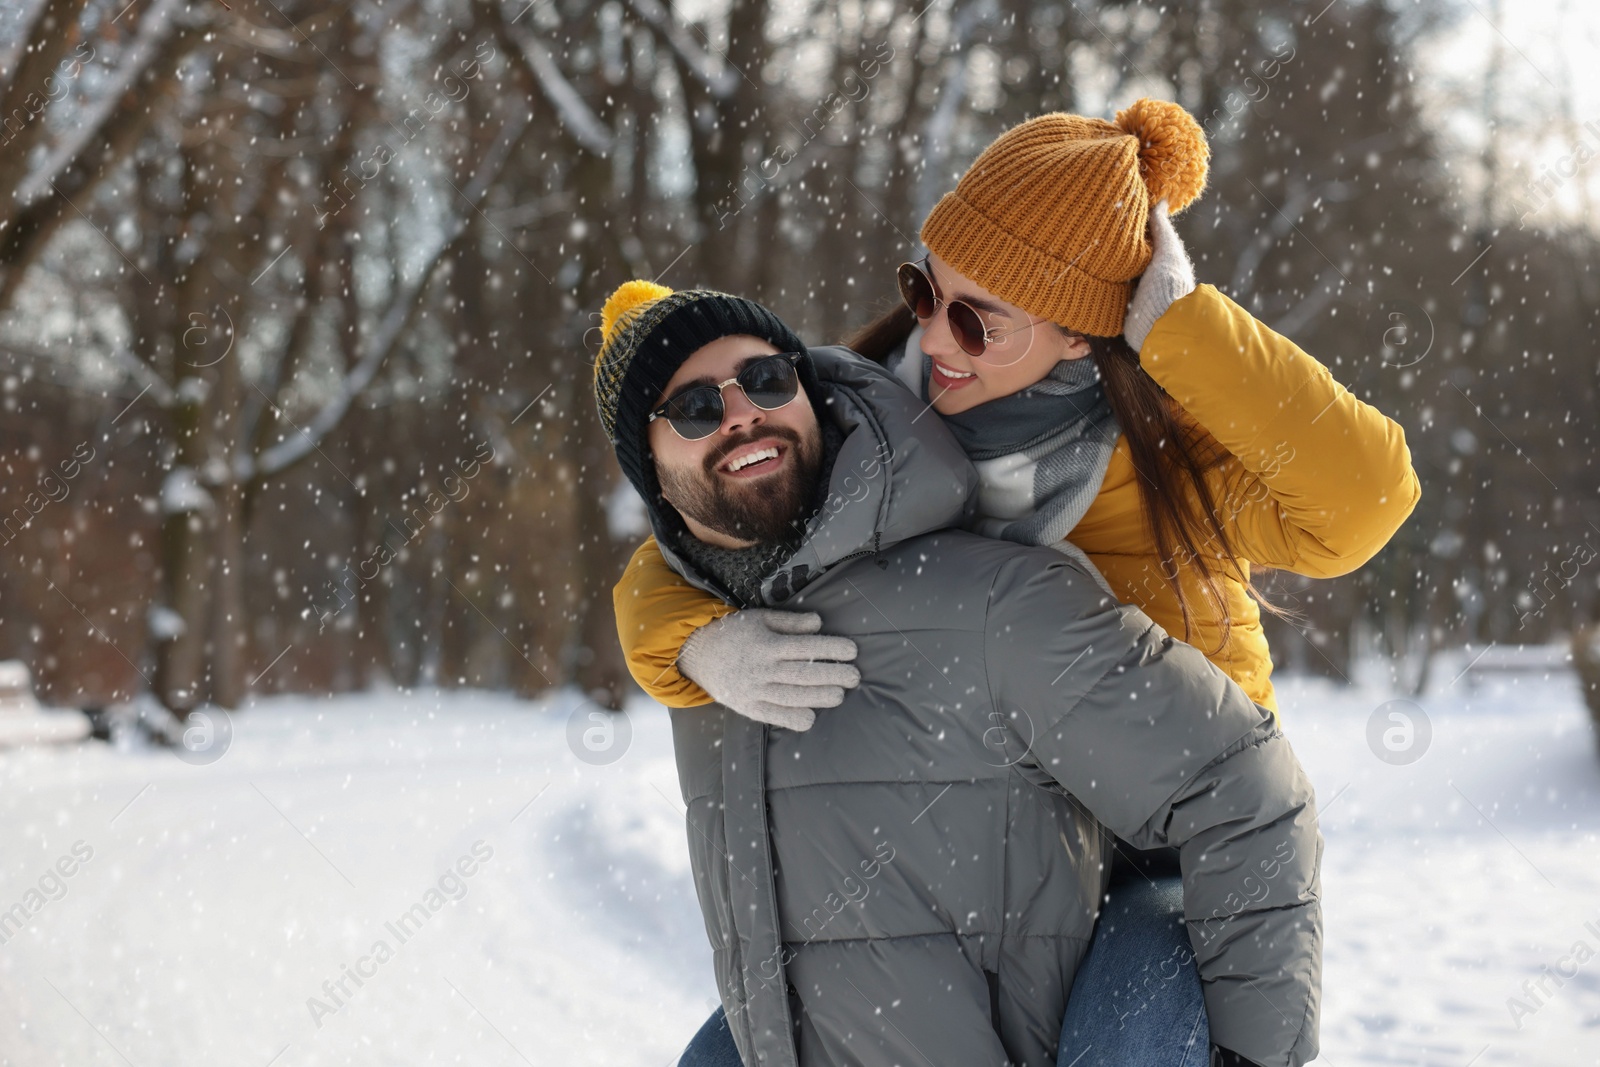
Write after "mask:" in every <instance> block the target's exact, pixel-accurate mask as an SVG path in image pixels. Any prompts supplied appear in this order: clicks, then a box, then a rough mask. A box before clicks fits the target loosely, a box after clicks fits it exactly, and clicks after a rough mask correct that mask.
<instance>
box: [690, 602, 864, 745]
mask: <svg viewBox="0 0 1600 1067" xmlns="http://www.w3.org/2000/svg"><path fill="white" fill-rule="evenodd" d="M821 629H822V616H820V615H817V614H815V613H814V612H813V613H808V614H801V613H799V612H793V611H774V610H772V609H770V608H747V609H746V610H744V611H736V612H734V613H733V614H732V615H724V616H723V617H722V618H720V619H718V620H716V621H715V622H710V623H707V624H706V625H704V626H702V627H700V629H698V630H696V631H695V632H694V633H692V634H690V635H689V639H688V640H687V641H685V642H684V643H683V648H682V649H681V650H680V651H679V652H678V669H679V670H680V671H682V672H683V673H684V674H685V675H687V676H688V677H689V678H690V679H692V680H693V681H694V682H695V683H696V684H698V685H699V686H700V688H702V689H704V690H705V691H706V692H708V693H710V694H711V697H712V699H713V700H715V701H716V702H717V703H719V704H721V705H723V706H724V707H728V708H732V709H733V710H734V711H737V712H738V713H739V714H740V715H743V716H744V717H745V718H747V719H754V720H755V721H756V722H764V723H767V724H768V725H770V726H783V727H786V728H788V729H790V730H809V729H811V724H812V723H814V722H815V721H816V718H817V714H816V712H815V711H813V710H812V709H813V708H835V707H838V706H839V705H840V704H841V703H842V702H843V701H844V691H845V690H846V689H854V688H855V687H856V685H857V684H858V683H859V682H860V681H861V672H860V671H858V670H856V669H855V667H853V666H851V665H850V663H849V661H850V660H853V659H855V658H856V643H855V642H854V641H852V640H850V639H849V638H848V637H824V636H822V635H821V634H820V633H818V631H819V630H821Z"/></svg>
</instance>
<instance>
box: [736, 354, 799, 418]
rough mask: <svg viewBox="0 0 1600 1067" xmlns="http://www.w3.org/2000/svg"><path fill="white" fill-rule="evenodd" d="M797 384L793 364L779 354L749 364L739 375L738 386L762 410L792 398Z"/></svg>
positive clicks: (785, 402)
mask: <svg viewBox="0 0 1600 1067" xmlns="http://www.w3.org/2000/svg"><path fill="white" fill-rule="evenodd" d="M799 386H800V377H799V375H798V374H796V373H795V369H794V364H793V363H790V362H789V361H788V360H787V359H785V358H783V357H781V356H779V357H775V358H773V359H763V360H762V361H761V362H759V363H754V364H751V365H750V366H749V367H746V368H745V370H744V372H743V373H742V374H740V375H739V388H741V389H743V390H744V395H745V397H746V398H748V399H749V401H750V403H752V404H754V405H755V406H756V407H758V408H760V409H762V410H763V411H772V410H774V409H776V408H781V407H783V405H785V404H787V403H788V402H789V401H791V400H793V399H794V396H795V392H796V391H797V390H798V388H799Z"/></svg>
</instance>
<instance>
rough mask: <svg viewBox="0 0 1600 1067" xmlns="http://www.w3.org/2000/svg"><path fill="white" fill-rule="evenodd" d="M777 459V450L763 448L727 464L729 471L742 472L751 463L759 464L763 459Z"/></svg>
mask: <svg viewBox="0 0 1600 1067" xmlns="http://www.w3.org/2000/svg"><path fill="white" fill-rule="evenodd" d="M777 458H778V450H777V449H776V448H763V449H761V450H760V451H759V452H751V453H750V454H749V455H746V456H740V457H739V458H738V459H736V460H734V461H733V462H732V463H730V464H728V470H730V471H737V470H743V469H744V468H746V467H748V466H750V464H752V463H760V462H761V461H762V460H764V459H777Z"/></svg>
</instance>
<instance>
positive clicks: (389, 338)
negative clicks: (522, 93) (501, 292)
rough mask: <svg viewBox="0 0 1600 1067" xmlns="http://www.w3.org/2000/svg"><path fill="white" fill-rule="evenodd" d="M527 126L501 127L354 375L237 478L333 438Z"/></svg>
mask: <svg viewBox="0 0 1600 1067" xmlns="http://www.w3.org/2000/svg"><path fill="white" fill-rule="evenodd" d="M527 124H528V119H527V114H526V113H525V112H522V111H517V112H514V113H513V114H512V116H511V117H510V118H508V119H506V121H505V122H504V123H502V124H501V126H500V133H499V135H498V136H496V138H495V140H494V143H493V144H492V145H491V146H490V147H489V150H488V151H487V152H485V153H484V157H483V159H482V161H480V162H479V164H478V169H477V172H476V173H475V174H474V175H473V177H472V180H471V181H469V182H468V183H467V184H466V185H465V186H463V187H461V188H460V189H459V190H458V191H459V193H460V194H461V195H460V197H459V199H465V200H466V201H467V207H465V208H463V209H462V211H461V213H460V214H458V215H457V216H456V217H455V219H454V220H453V221H452V222H451V223H450V224H449V226H448V227H446V229H445V233H444V236H443V238H442V239H441V240H440V241H439V243H438V244H437V245H435V246H434V248H433V251H432V252H431V253H429V255H428V256H427V257H426V258H425V259H424V260H423V264H422V269H421V270H419V271H418V272H417V276H416V278H415V279H414V280H413V281H412V282H411V283H410V284H409V285H405V286H403V287H402V288H401V290H400V291H399V293H398V294H396V296H395V298H394V300H392V301H391V302H390V304H389V307H388V309H387V310H386V311H385V312H384V314H383V318H382V319H381V320H380V321H379V323H378V326H377V328H376V329H375V330H374V331H373V333H372V337H371V339H370V340H369V341H368V343H367V345H366V346H365V350H364V351H363V352H362V354H361V358H360V359H359V360H357V361H356V365H355V367H353V368H352V369H351V371H350V373H349V374H347V375H345V378H344V380H343V381H342V382H341V383H340V384H339V387H338V388H337V389H336V390H335V391H334V394H333V398H332V399H331V400H329V401H328V402H327V403H326V404H324V405H323V406H322V408H321V410H319V411H318V412H317V413H316V415H314V416H313V417H312V418H311V421H309V422H308V423H306V424H305V426H304V427H302V428H301V430H300V433H299V434H297V435H295V436H292V437H288V438H285V439H284V440H283V441H282V442H280V443H278V444H276V445H274V446H272V447H271V448H268V449H266V450H264V451H263V452H262V453H261V454H260V455H259V456H257V457H256V458H255V460H254V461H253V462H252V461H251V460H250V458H249V456H248V455H240V456H238V457H236V458H235V462H234V474H235V476H236V477H237V478H238V479H239V480H240V481H250V480H252V479H255V478H270V477H272V476H273V475H275V474H277V473H279V472H280V471H283V470H285V469H287V468H288V467H290V466H293V465H294V464H295V463H298V462H299V461H300V460H302V459H304V458H305V457H306V456H308V455H310V454H311V453H312V452H313V451H315V450H316V449H317V448H319V447H321V445H322V442H323V440H324V439H325V438H326V437H327V436H328V434H329V433H331V432H332V431H333V430H334V429H335V428H336V427H337V426H338V425H339V423H340V422H341V421H343V419H344V417H345V414H346V413H347V412H348V411H349V410H350V405H351V404H353V403H354V402H355V399H356V397H358V396H360V395H361V393H362V392H363V391H364V390H365V389H366V388H367V387H368V386H369V385H371V384H372V381H373V379H374V378H376V377H377V375H378V371H379V370H380V369H382V367H383V364H384V361H385V360H387V359H388V358H389V354H390V353H391V352H392V351H394V347H395V345H396V344H398V343H399V340H400V335H401V334H402V333H403V332H404V331H405V328H406V326H407V324H409V323H410V321H411V317H412V316H413V315H415V314H416V312H417V309H418V308H419V307H420V306H421V304H422V294H423V291H424V290H425V289H427V287H428V283H429V281H430V280H432V278H433V275H434V272H435V271H437V270H438V269H439V265H440V264H441V263H442V262H444V258H445V255H446V254H447V253H448V252H449V251H450V249H451V248H452V247H453V246H454V245H455V243H456V241H457V240H459V239H460V237H461V235H462V234H463V233H465V232H466V230H467V226H468V224H469V223H470V222H471V221H472V218H473V216H474V215H476V214H477V212H478V207H477V202H478V200H479V199H480V198H482V196H483V194H484V193H485V192H487V191H488V189H489V186H490V185H492V184H493V183H494V181H495V179H496V178H498V177H499V176H500V172H501V170H502V169H504V167H505V164H506V160H507V159H509V158H510V157H511V151H512V149H513V148H514V147H515V146H516V144H517V142H518V141H520V140H521V138H522V133H523V130H525V129H526V128H527Z"/></svg>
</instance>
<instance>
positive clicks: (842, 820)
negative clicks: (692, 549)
mask: <svg viewBox="0 0 1600 1067" xmlns="http://www.w3.org/2000/svg"><path fill="white" fill-rule="evenodd" d="M811 351H812V356H813V358H814V359H815V361H816V365H817V371H818V375H819V377H820V379H821V382H822V384H821V386H820V388H821V390H822V391H823V392H824V393H825V394H826V396H825V398H822V402H820V403H819V402H817V398H814V400H813V403H814V406H815V407H816V408H817V413H818V417H819V418H832V419H835V420H837V422H838V424H839V425H840V426H841V427H843V428H844V429H845V430H846V431H847V434H848V436H847V437H846V439H845V441H844V444H843V447H842V450H841V452H840V454H839V457H838V460H837V461H836V463H835V465H834V468H833V475H832V483H831V487H830V489H831V498H830V500H829V502H828V504H827V506H826V507H824V509H823V510H822V512H821V513H820V514H819V516H818V517H817V519H816V520H814V521H813V523H812V525H811V528H810V530H809V532H808V535H807V538H806V540H805V543H804V544H803V545H802V546H801V548H800V549H799V551H798V552H796V553H795V555H794V556H793V557H791V558H790V559H789V560H788V562H787V563H786V564H785V565H784V566H783V567H782V568H781V569H780V570H779V571H778V572H777V573H776V574H774V575H773V576H771V577H770V578H769V579H768V580H767V582H766V583H765V585H764V586H763V590H762V593H763V600H764V602H765V604H766V605H767V606H772V607H782V608H786V609H793V610H796V611H815V612H818V613H820V614H821V616H822V619H823V629H824V632H826V633H830V634H840V635H844V636H847V637H850V638H852V639H854V640H855V641H856V643H857V645H858V646H859V649H860V654H859V657H858V660H857V663H858V665H859V666H860V668H861V673H862V682H861V684H860V686H859V687H858V688H856V689H854V690H851V691H848V692H847V694H846V696H845V700H844V703H843V704H842V705H840V706H839V707H837V708H832V709H827V710H823V711H819V712H818V713H817V720H816V725H815V726H813V727H812V728H811V729H810V730H809V731H807V732H805V733H795V732H793V731H789V730H780V729H770V728H768V727H765V726H763V725H761V724H759V723H756V722H753V721H751V720H749V719H745V718H743V717H741V716H739V715H736V714H734V713H733V712H731V711H727V710H726V709H720V708H718V707H716V706H714V705H713V706H708V707H702V708H691V709H684V710H676V711H674V712H673V713H672V723H673V740H674V745H675V748H676V754H677V763H678V775H679V782H680V785H681V787H682V790H683V799H684V802H685V804H687V806H688V824H689V830H688V836H689V847H690V852H691V861H692V866H693V870H694V877H695V885H696V890H697V892H698V894H699V898H700V906H701V909H702V911H703V912H704V915H705V921H706V929H707V932H708V933H709V935H710V938H711V944H712V948H713V951H714V957H715V966H716V978H717V984H718V986H719V989H720V991H721V994H722V1001H723V1005H724V1008H725V1009H726V1011H727V1015H728V1021H729V1025H730V1026H731V1028H732V1031H733V1035H734V1040H735V1043H736V1044H737V1045H738V1047H739V1052H740V1055H741V1056H742V1057H743V1059H744V1062H745V1063H746V1064H747V1065H751V1067H754V1065H757V1064H760V1065H764V1067H800V1065H805V1067H812V1065H822V1064H865V1065H883V1067H890V1065H901V1067H1001V1065H1004V1064H1022V1065H1027V1067H1049V1065H1051V1064H1053V1063H1054V1061H1055V1050H1056V1043H1057V1039H1058V1036H1059V1028H1060V1025H1061V1019H1062V1015H1063V1012H1064V1010H1065V1005H1066V999H1067V992H1068V991H1069V990H1070V989H1071V987H1072V978H1073V974H1074V972H1075V970H1076V968H1077V966H1078V963H1079V960H1080V959H1081V958H1082V956H1083V953H1084V952H1085V950H1086V948H1087V946H1088V943H1089V938H1090V935H1091V933H1092V930H1093V926H1094V919H1095V914H1096V908H1097V904H1098V901H1099V900H1100V898H1101V896H1102V894H1103V892H1104V888H1105V884H1106V877H1107V875H1106V872H1107V868H1108V867H1109V860H1110V852H1109V850H1110V838H1109V836H1108V834H1107V833H1106V831H1107V830H1109V831H1110V832H1111V833H1115V834H1116V835H1119V836H1120V837H1122V838H1124V839H1125V840H1127V841H1128V842H1130V843H1132V844H1134V845H1137V846H1139V847H1145V848H1149V847H1157V846H1163V845H1176V846H1179V848H1180V859H1181V864H1182V869H1183V884H1184V913H1185V916H1186V918H1187V920H1188V924H1189V933H1190V939H1191V942H1192V943H1193V946H1194V950H1195V954H1196V957H1197V960H1198V964H1199V969H1200V975H1201V979H1202V982H1203V984H1204V989H1205V999H1206V1009H1207V1013H1208V1016H1209V1019H1210V1025H1211V1038H1212V1041H1213V1042H1215V1043H1216V1044H1218V1045H1221V1046H1223V1047H1224V1048H1228V1049H1232V1050H1233V1051H1235V1052H1237V1053H1239V1054H1241V1055H1243V1056H1245V1057H1247V1058H1248V1059H1250V1060H1253V1061H1255V1062H1257V1063H1260V1064H1263V1065H1265V1067H1283V1065H1287V1064H1301V1063H1305V1062H1306V1061H1308V1060H1311V1059H1313V1058H1315V1056H1316V1053H1317V1010H1318V999H1319V995H1320V985H1321V962H1322V919H1321V911H1320V907H1319V904H1318V892H1319V882H1318V870H1319V867H1320V863H1321V851H1322V843H1321V837H1320V835H1319V834H1318V831H1317V820H1316V813H1315V807H1314V802H1313V797H1312V791H1311V784H1310V782H1309V781H1308V780H1307V779H1306V776H1305V774H1304V773H1303V772H1302V770H1301V768H1300V765H1299V763H1298V761H1297V760H1296V759H1295V756H1294V753H1293V752H1292V751H1291V750H1290V747H1289V743H1288V741H1287V740H1286V739H1285V738H1284V736H1283V734H1282V733H1281V732H1280V731H1279V730H1278V729H1277V728H1276V727H1275V726H1274V724H1273V719H1272V716H1271V715H1270V714H1269V713H1268V712H1266V711H1264V710H1263V709H1261V708H1259V707H1257V706H1256V705H1254V704H1252V703H1251V702H1250V700H1249V699H1248V698H1247V697H1246V696H1245V695H1244V693H1243V692H1242V691H1241V690H1240V689H1239V688H1238V686H1236V685H1235V684H1234V683H1233V682H1231V681H1230V680H1229V679H1228V678H1226V677H1225V676H1224V675H1223V674H1222V673H1221V672H1220V671H1218V670H1217V669H1216V668H1214V667H1212V666H1211V665H1210V664H1209V663H1207V662H1206V660H1205V658H1204V657H1203V656H1201V655H1200V653H1199V652H1197V651H1195V650H1194V649H1192V648H1190V647H1189V646H1187V645H1185V644H1182V643H1180V642H1178V641H1175V640H1173V639H1172V638H1170V637H1169V636H1167V634H1166V633H1165V632H1164V631H1162V630H1161V629H1160V628H1159V627H1158V626H1156V625H1155V624H1154V623H1153V622H1151V621H1150V620H1149V618H1147V617H1146V616H1145V615H1144V613H1143V612H1141V611H1139V610H1138V609H1137V608H1134V607H1128V606H1123V605H1119V604H1116V603H1115V602H1114V601H1112V600H1111V599H1110V597H1109V596H1108V595H1107V594H1106V592H1105V591H1104V589H1103V587H1102V586H1101V585H1100V583H1099V581H1098V576H1097V575H1094V574H1092V573H1091V572H1090V570H1089V569H1088V567H1087V565H1086V564H1084V563H1082V562H1079V561H1078V560H1077V559H1074V558H1072V557H1070V556H1068V555H1065V554H1063V553H1061V552H1057V551H1053V550H1051V549H1048V548H1032V547H1027V546H1023V545H1018V544H1013V543H1010V542H1005V541H994V540H988V539H985V538H981V537H977V536H975V535H972V534H969V533H965V532H962V531H961V530H959V529H948V527H953V526H956V525H958V524H959V523H961V522H962V521H963V518H964V517H965V516H966V515H967V513H968V511H969V508H970V503H971V501H972V500H973V498H974V495H975V490H976V477H975V475H974V472H973V470H972V467H971V465H970V464H969V463H968V462H967V460H966V457H965V456H964V455H963V454H962V453H961V451H960V449H959V448H958V447H957V445H956V444H955V442H954V440H953V439H952V438H951V437H950V436H949V434H948V432H947V431H946V430H945V429H944V428H943V427H942V426H941V424H940V421H939V419H938V418H937V416H934V415H932V414H926V415H923V416H921V417H919V414H920V413H921V409H922V405H921V404H920V403H919V402H918V401H916V400H915V399H914V398H913V397H912V396H911V395H910V394H909V393H908V392H907V391H906V390H905V389H904V388H903V387H902V386H900V385H899V384H898V383H897V382H895V381H894V380H892V379H891V378H890V377H889V376H888V375H887V374H886V373H885V372H884V371H883V370H881V369H880V368H878V367H876V366H874V365H873V364H871V363H868V362H866V361H865V360H862V359H860V358H859V357H856V356H854V355H853V354H851V353H849V352H847V351H846V350H843V349H827V348H822V349H812V350H811ZM666 529H667V527H666V526H664V525H663V523H662V521H661V519H660V516H659V515H657V516H656V532H657V538H658V540H659V541H660V543H661V549H662V551H663V552H664V553H665V554H666V558H667V560H668V561H669V562H670V563H671V565H672V566H673V567H674V568H675V569H677V570H678V571H679V573H681V574H683V575H684V576H685V577H686V578H687V579H688V580H690V581H691V582H693V583H695V584H696V585H698V586H700V587H701V588H704V589H708V590H710V591H711V592H713V593H716V594H717V595H719V596H722V597H723V598H724V599H730V600H731V599H733V598H732V597H731V596H729V594H728V593H727V591H726V590H723V589H720V588H718V586H717V584H716V583H715V582H714V581H713V580H712V579H710V578H709V577H708V576H706V575H704V574H700V573H696V571H695V570H694V568H693V567H691V566H690V565H688V564H687V563H686V561H685V560H683V558H682V557H681V556H680V555H679V554H677V553H675V552H673V550H672V545H671V538H670V537H668V536H665V533H666Z"/></svg>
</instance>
